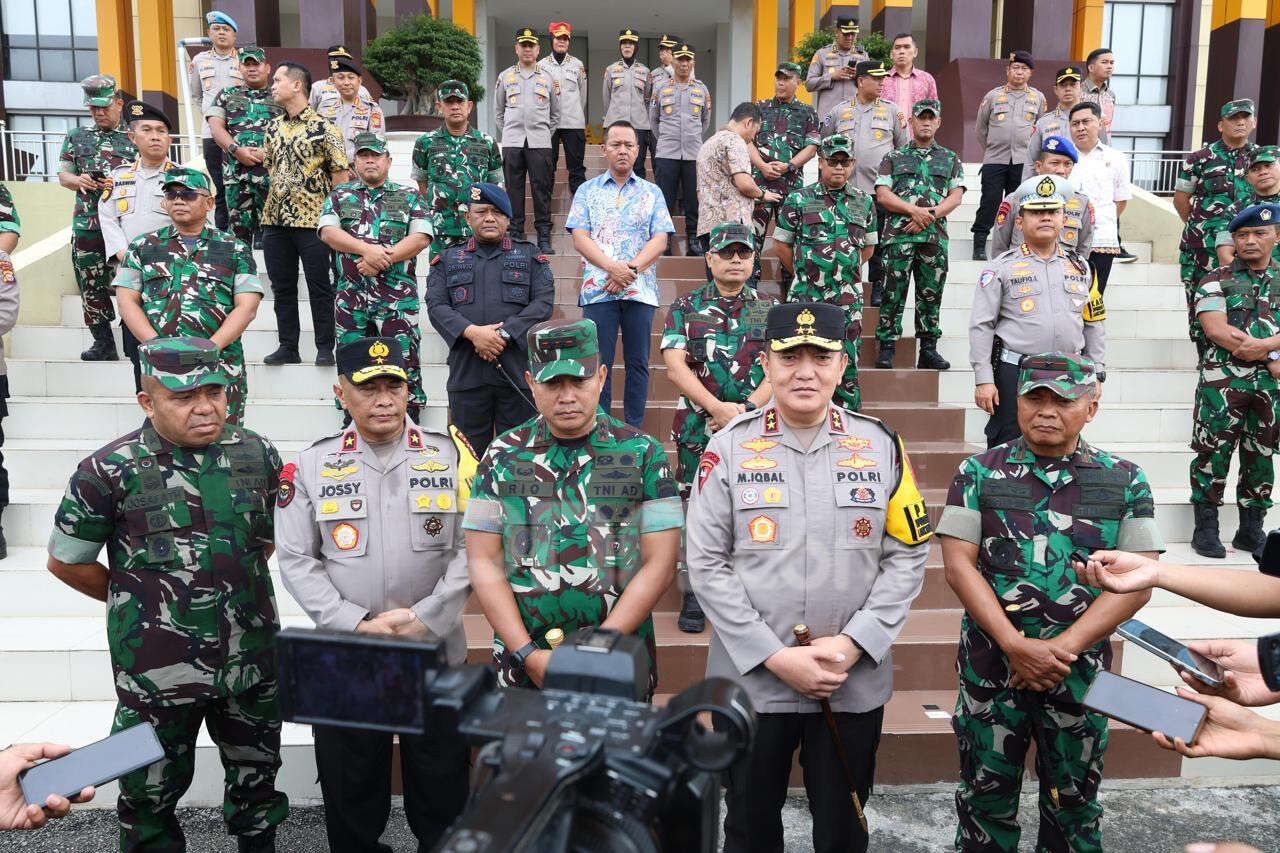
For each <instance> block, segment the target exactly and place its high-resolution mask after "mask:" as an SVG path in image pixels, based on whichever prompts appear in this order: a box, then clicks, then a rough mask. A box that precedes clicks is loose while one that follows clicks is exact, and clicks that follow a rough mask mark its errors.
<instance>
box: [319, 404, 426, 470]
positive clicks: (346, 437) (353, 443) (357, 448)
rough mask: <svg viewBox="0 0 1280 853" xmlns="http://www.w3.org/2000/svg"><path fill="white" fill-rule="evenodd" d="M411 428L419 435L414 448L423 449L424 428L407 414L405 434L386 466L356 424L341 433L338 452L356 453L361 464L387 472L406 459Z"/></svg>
mask: <svg viewBox="0 0 1280 853" xmlns="http://www.w3.org/2000/svg"><path fill="white" fill-rule="evenodd" d="M411 430H412V431H413V432H416V433H417V435H418V439H417V441H418V446H417V447H414V448H413V449H414V450H415V451H417V450H420V449H421V447H422V430H421V429H420V428H418V427H417V426H416V425H415V424H414V423H413V422H412V421H411V420H409V417H408V415H406V416H405V419H404V435H402V436H401V440H400V443H399V445H398V446H397V447H396V449H395V452H394V453H392V454H391V455H390V456H389V457H388V458H387V464H386V466H385V467H384V466H383V464H382V460H380V459H379V458H378V454H377V453H376V452H374V450H373V448H372V447H371V446H370V445H369V442H368V440H367V439H366V438H365V437H364V436H362V435H361V434H360V432H359V430H357V429H356V426H355V424H352V425H351V426H349V427H348V428H347V429H345V430H343V431H342V432H341V433H339V439H338V450H337V452H338V453H352V454H355V455H356V456H358V457H360V462H361V464H364V465H368V466H369V467H370V468H372V469H373V470H375V471H380V472H383V473H386V472H387V471H391V470H392V469H394V468H395V467H396V466H397V465H399V464H400V463H401V462H403V461H404V459H405V454H406V453H407V451H408V450H409V448H410V442H411V440H412V438H411V435H412V433H411Z"/></svg>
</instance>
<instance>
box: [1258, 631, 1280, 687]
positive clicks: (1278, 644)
mask: <svg viewBox="0 0 1280 853" xmlns="http://www.w3.org/2000/svg"><path fill="white" fill-rule="evenodd" d="M1258 669H1259V670H1260V671H1261V672H1262V680H1263V682H1265V683H1266V685H1267V689H1268V690H1280V634H1268V635H1267V636H1265V637H1259V638H1258Z"/></svg>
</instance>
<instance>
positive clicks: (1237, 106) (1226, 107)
mask: <svg viewBox="0 0 1280 853" xmlns="http://www.w3.org/2000/svg"><path fill="white" fill-rule="evenodd" d="M1257 112H1258V110H1257V108H1256V107H1254V105H1253V100H1252V99H1250V98H1236V99H1235V100H1234V101H1227V102H1226V103H1225V104H1223V105H1222V112H1221V114H1220V115H1221V117H1222V118H1230V117H1231V116H1233V115H1235V114H1236V113H1248V114H1249V115H1257Z"/></svg>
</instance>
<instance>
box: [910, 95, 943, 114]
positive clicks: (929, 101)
mask: <svg viewBox="0 0 1280 853" xmlns="http://www.w3.org/2000/svg"><path fill="white" fill-rule="evenodd" d="M920 113H933V115H934V117H935V118H936V117H938V116H940V115H942V101H939V100H938V99H937V98H924V99H922V100H919V101H916V102H915V103H914V104H912V105H911V114H912V115H913V116H918V115H920Z"/></svg>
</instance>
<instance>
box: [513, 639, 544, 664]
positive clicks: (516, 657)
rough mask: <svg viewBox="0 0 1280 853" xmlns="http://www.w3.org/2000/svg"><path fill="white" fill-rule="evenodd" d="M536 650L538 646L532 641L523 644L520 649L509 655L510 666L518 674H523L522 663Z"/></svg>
mask: <svg viewBox="0 0 1280 853" xmlns="http://www.w3.org/2000/svg"><path fill="white" fill-rule="evenodd" d="M537 650H538V646H537V644H536V643H534V642H533V640H530V641H529V642H527V643H525V644H524V645H523V646H521V647H520V648H518V649H516V650H515V651H514V652H512V653H511V666H512V667H513V668H515V669H516V670H517V671H519V672H524V662H525V661H526V660H528V659H529V655H531V654H533V653H534V652H536V651H537Z"/></svg>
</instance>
